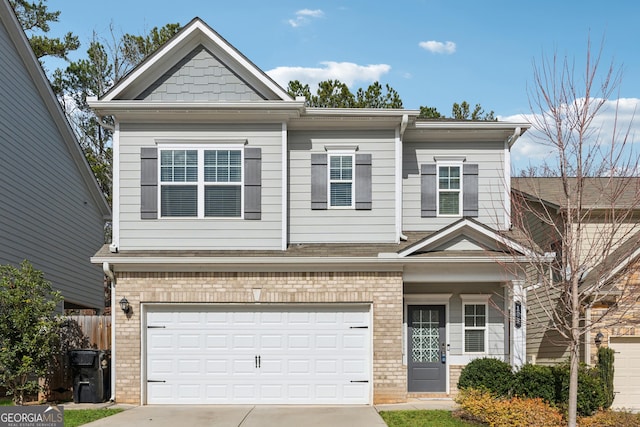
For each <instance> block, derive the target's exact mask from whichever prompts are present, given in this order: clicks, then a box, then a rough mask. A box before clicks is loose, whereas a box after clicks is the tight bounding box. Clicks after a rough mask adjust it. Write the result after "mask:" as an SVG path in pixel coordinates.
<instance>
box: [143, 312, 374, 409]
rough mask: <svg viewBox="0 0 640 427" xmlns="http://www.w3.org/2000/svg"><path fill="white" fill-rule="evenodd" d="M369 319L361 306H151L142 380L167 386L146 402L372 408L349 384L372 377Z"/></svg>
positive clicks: (360, 389) (150, 390)
mask: <svg viewBox="0 0 640 427" xmlns="http://www.w3.org/2000/svg"><path fill="white" fill-rule="evenodd" d="M154 309H157V310H158V312H156V311H154ZM181 310H185V311H186V313H184V312H181ZM252 310H253V311H252ZM347 320H348V321H349V324H346V323H345V322H346V321H347ZM369 321H370V320H369V311H368V308H367V307H364V306H359V307H340V308H320V309H318V308H309V307H306V308H305V307H299V306H298V307H294V306H287V307H283V306H279V307H261V308H255V307H228V306H227V307H221V306H216V307H207V308H206V309H205V308H203V307H199V308H198V307H195V308H194V307H187V308H182V307H179V306H173V307H161V308H155V307H152V308H151V309H150V310H149V311H148V313H147V324H148V325H150V326H153V327H152V328H149V329H147V379H150V380H162V381H166V383H149V384H148V386H147V403H149V404H163V403H166V404H170V403H183V404H198V403H200V404H204V403H207V404H227V403H238V404H254V403H274V404H276V403H280V404H282V403H298V404H341V403H345V404H366V403H369V396H370V384H369V383H368V382H364V383H352V382H351V381H354V380H355V381H366V380H367V379H368V377H369V376H370V366H371V364H370V357H371V356H370V332H371V331H370V330H369V328H368V324H369ZM351 326H354V327H355V328H352V327H351ZM257 356H260V359H259V361H258V359H257Z"/></svg>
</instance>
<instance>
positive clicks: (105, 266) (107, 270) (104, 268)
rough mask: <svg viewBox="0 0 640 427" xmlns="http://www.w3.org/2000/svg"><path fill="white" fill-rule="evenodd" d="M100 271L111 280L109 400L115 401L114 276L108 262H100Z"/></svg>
mask: <svg viewBox="0 0 640 427" xmlns="http://www.w3.org/2000/svg"><path fill="white" fill-rule="evenodd" d="M102 271H104V274H105V276H107V277H108V278H109V280H110V281H111V372H110V373H111V378H110V381H111V397H110V398H109V400H110V401H111V402H115V401H116V276H115V273H114V271H113V270H112V269H111V265H110V264H109V263H108V262H103V263H102Z"/></svg>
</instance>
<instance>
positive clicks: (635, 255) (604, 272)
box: [581, 232, 640, 288]
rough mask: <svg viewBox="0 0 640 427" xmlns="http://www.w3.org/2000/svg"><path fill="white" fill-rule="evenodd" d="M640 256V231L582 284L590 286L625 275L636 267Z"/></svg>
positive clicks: (585, 278) (590, 272) (587, 276)
mask: <svg viewBox="0 0 640 427" xmlns="http://www.w3.org/2000/svg"><path fill="white" fill-rule="evenodd" d="M639 258H640V232H637V233H635V234H634V235H632V236H631V237H629V238H628V239H627V240H626V241H625V242H624V243H623V244H621V245H620V246H618V247H617V248H616V249H615V250H614V251H613V252H611V253H610V254H609V256H607V258H605V259H604V260H603V261H602V262H601V263H599V264H598V265H596V266H594V267H593V268H592V269H591V270H589V271H588V272H587V274H586V275H585V277H584V278H583V282H582V284H581V286H583V287H585V288H589V287H591V286H596V287H597V286H598V285H600V284H602V283H606V282H610V281H612V280H615V279H616V278H619V277H621V276H624V275H625V274H626V273H629V272H630V271H631V270H633V269H634V268H635V263H636V262H637V261H638V259H639Z"/></svg>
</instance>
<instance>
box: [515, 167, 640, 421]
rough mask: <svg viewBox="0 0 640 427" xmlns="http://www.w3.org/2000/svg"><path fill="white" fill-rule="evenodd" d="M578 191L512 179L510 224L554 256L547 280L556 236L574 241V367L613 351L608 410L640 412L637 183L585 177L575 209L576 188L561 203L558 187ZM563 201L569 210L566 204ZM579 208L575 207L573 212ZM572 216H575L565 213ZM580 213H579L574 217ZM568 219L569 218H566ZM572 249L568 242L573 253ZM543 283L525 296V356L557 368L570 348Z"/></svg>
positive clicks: (571, 182)
mask: <svg viewBox="0 0 640 427" xmlns="http://www.w3.org/2000/svg"><path fill="white" fill-rule="evenodd" d="M565 184H568V186H569V187H570V188H573V189H575V188H576V187H577V179H575V178H569V179H567V180H566V182H565V181H563V179H562V178H557V177H544V178H513V180H512V190H513V192H514V194H513V198H512V200H513V201H514V205H515V206H514V208H513V210H514V213H515V215H514V222H519V220H517V219H515V218H522V220H523V222H524V224H523V225H522V226H520V228H521V229H522V230H526V231H525V232H526V234H527V235H529V236H531V237H532V238H533V239H534V241H535V243H536V244H537V245H538V246H539V247H541V248H542V249H543V250H547V251H550V252H556V253H557V257H558V263H557V265H556V267H555V269H554V275H552V276H548V277H551V278H553V279H554V282H555V283H558V281H559V280H558V277H557V276H558V269H560V268H562V267H563V264H562V261H560V260H561V259H562V257H561V253H562V241H563V239H564V238H565V236H563V234H567V233H569V232H572V233H574V234H575V233H577V231H576V230H577V227H578V224H579V225H580V233H581V236H580V237H579V238H573V241H572V240H571V239H572V238H568V242H566V244H568V243H569V242H572V243H573V242H578V239H579V243H580V245H579V246H580V248H579V250H578V251H577V252H578V253H577V255H578V257H579V261H580V268H581V270H582V271H583V272H582V273H581V276H582V277H581V282H580V297H581V305H582V307H583V308H582V309H581V312H580V318H581V321H582V322H583V326H584V332H585V333H584V335H583V337H582V340H581V346H580V353H581V354H580V356H581V361H582V362H584V363H587V364H589V365H594V364H595V363H596V362H597V350H598V347H600V346H609V347H611V348H613V349H614V350H615V352H616V353H615V362H614V367H615V374H614V391H615V393H616V394H615V400H614V403H613V406H614V407H624V408H626V409H634V410H638V409H640V388H638V386H637V384H638V382H640V369H639V367H640V328H638V326H640V302H639V301H638V300H639V298H640V276H639V272H638V258H639V256H640V224H639V222H638V218H639V215H640V196H639V195H640V178H637V177H587V178H585V179H584V180H583V184H582V185H583V190H582V191H581V192H580V193H579V194H580V195H581V196H582V197H581V200H580V201H579V203H578V200H577V194H578V192H577V191H575V190H572V191H570V194H571V197H570V198H567V196H566V194H565V190H564V185H565ZM569 202H571V203H572V206H573V207H571V206H568V205H569ZM578 205H579V206H580V208H579V209H578V208H576V206H578ZM572 211H573V212H574V213H573V214H572ZM577 212H579V214H577ZM571 215H573V219H571V220H567V218H568V217H569V216H571ZM575 246H577V243H574V247H575ZM555 283H553V285H552V283H550V281H549V280H548V281H546V282H544V283H541V284H540V285H537V284H535V283H532V284H530V286H529V287H528V289H526V291H527V300H528V302H529V303H528V310H529V315H528V318H529V321H530V322H529V327H528V329H527V357H528V360H529V361H531V362H533V363H538V364H546V365H551V364H556V363H562V362H565V361H567V360H568V357H569V342H568V340H567V339H566V338H564V337H563V336H562V335H561V333H560V332H559V326H558V325H561V323H560V322H558V321H557V319H555V318H554V315H555V314H557V313H562V311H563V309H562V308H564V307H565V306H563V305H559V304H558V303H557V301H558V297H559V293H560V292H561V290H560V287H556V286H555Z"/></svg>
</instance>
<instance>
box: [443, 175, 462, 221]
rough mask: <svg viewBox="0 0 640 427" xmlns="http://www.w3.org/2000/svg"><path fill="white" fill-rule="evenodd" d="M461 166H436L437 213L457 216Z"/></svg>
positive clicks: (459, 204) (459, 203)
mask: <svg viewBox="0 0 640 427" xmlns="http://www.w3.org/2000/svg"><path fill="white" fill-rule="evenodd" d="M461 169H462V167H461V166H453V165H447V166H441V165H439V166H438V215H439V216H459V215H460V206H461V205H462V191H461V189H462V186H461V178H462V177H461V173H460V172H461Z"/></svg>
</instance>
